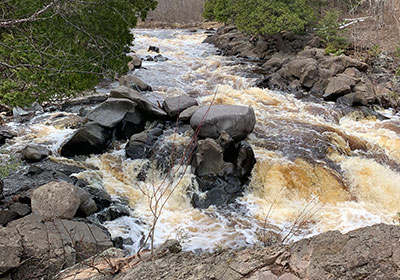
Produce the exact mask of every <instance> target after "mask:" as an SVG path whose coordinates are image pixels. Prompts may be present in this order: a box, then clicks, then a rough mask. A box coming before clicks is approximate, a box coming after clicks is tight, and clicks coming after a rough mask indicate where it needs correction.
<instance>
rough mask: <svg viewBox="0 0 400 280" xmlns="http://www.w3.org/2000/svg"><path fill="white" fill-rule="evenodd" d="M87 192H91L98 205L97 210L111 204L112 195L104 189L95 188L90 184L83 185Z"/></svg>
mask: <svg viewBox="0 0 400 280" xmlns="http://www.w3.org/2000/svg"><path fill="white" fill-rule="evenodd" d="M81 188H83V189H84V190H86V192H87V193H89V195H90V197H91V198H92V199H93V200H94V202H95V203H96V206H97V210H98V211H100V210H102V209H104V208H107V207H109V206H110V205H111V203H112V199H111V196H110V195H109V194H108V193H107V192H106V191H105V190H102V189H98V188H93V187H90V186H81Z"/></svg>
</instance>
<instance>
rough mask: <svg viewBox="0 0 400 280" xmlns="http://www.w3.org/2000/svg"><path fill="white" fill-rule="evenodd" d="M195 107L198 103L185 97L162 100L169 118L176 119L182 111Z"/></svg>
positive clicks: (191, 98)
mask: <svg viewBox="0 0 400 280" xmlns="http://www.w3.org/2000/svg"><path fill="white" fill-rule="evenodd" d="M197 105H198V103H197V101H196V99H194V98H193V97H190V96H187V95H182V96H176V97H170V98H166V99H165V100H164V104H163V107H164V110H165V111H166V112H167V114H168V115H169V116H170V117H172V118H174V117H177V116H178V115H179V114H180V113H181V112H183V111H184V110H186V109H188V108H190V107H193V106H197Z"/></svg>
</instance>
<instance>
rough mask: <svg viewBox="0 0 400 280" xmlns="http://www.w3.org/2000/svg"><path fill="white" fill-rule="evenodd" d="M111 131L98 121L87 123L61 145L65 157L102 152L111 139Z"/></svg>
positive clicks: (61, 152)
mask: <svg viewBox="0 0 400 280" xmlns="http://www.w3.org/2000/svg"><path fill="white" fill-rule="evenodd" d="M111 136H112V135H111V132H110V131H109V130H107V129H106V128H104V127H101V126H100V125H98V124H96V123H87V124H86V125H84V126H83V127H82V128H80V129H79V130H78V131H77V132H75V134H73V135H72V137H71V138H70V139H69V140H67V142H66V143H64V144H63V145H62V147H61V151H60V154H61V155H62V156H63V157H71V156H75V155H90V154H100V153H102V152H104V150H105V149H106V148H107V146H108V145H109V143H110V140H111Z"/></svg>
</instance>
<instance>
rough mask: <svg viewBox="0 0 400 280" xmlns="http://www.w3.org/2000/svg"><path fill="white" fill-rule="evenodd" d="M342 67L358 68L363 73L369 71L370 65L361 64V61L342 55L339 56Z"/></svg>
mask: <svg viewBox="0 0 400 280" xmlns="http://www.w3.org/2000/svg"><path fill="white" fill-rule="evenodd" d="M339 58H340V60H341V62H342V65H343V66H344V67H345V68H349V67H354V68H357V69H358V70H360V71H361V72H365V71H367V70H368V64H366V63H364V62H361V61H359V60H356V59H353V58H351V57H348V56H346V55H341V56H339Z"/></svg>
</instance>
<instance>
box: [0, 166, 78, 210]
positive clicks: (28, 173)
mask: <svg viewBox="0 0 400 280" xmlns="http://www.w3.org/2000/svg"><path fill="white" fill-rule="evenodd" d="M81 171H83V169H82V168H79V167H76V166H71V165H66V164H61V163H56V162H52V161H50V160H43V161H41V162H39V163H36V164H32V165H29V167H28V168H27V169H20V170H18V171H16V172H13V173H11V174H10V175H9V176H8V177H6V178H5V179H4V181H3V182H4V195H5V196H6V197H8V198H9V197H10V196H13V195H19V196H21V195H22V196H24V197H25V198H26V201H25V202H23V203H27V204H29V203H30V194H29V193H28V192H26V191H29V190H31V189H33V188H36V187H38V186H41V185H44V184H47V183H49V182H52V181H64V182H67V183H70V184H75V182H76V181H77V180H76V178H74V177H72V176H71V175H72V174H74V173H79V172H81ZM24 192H26V193H24ZM20 202H22V201H20Z"/></svg>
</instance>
